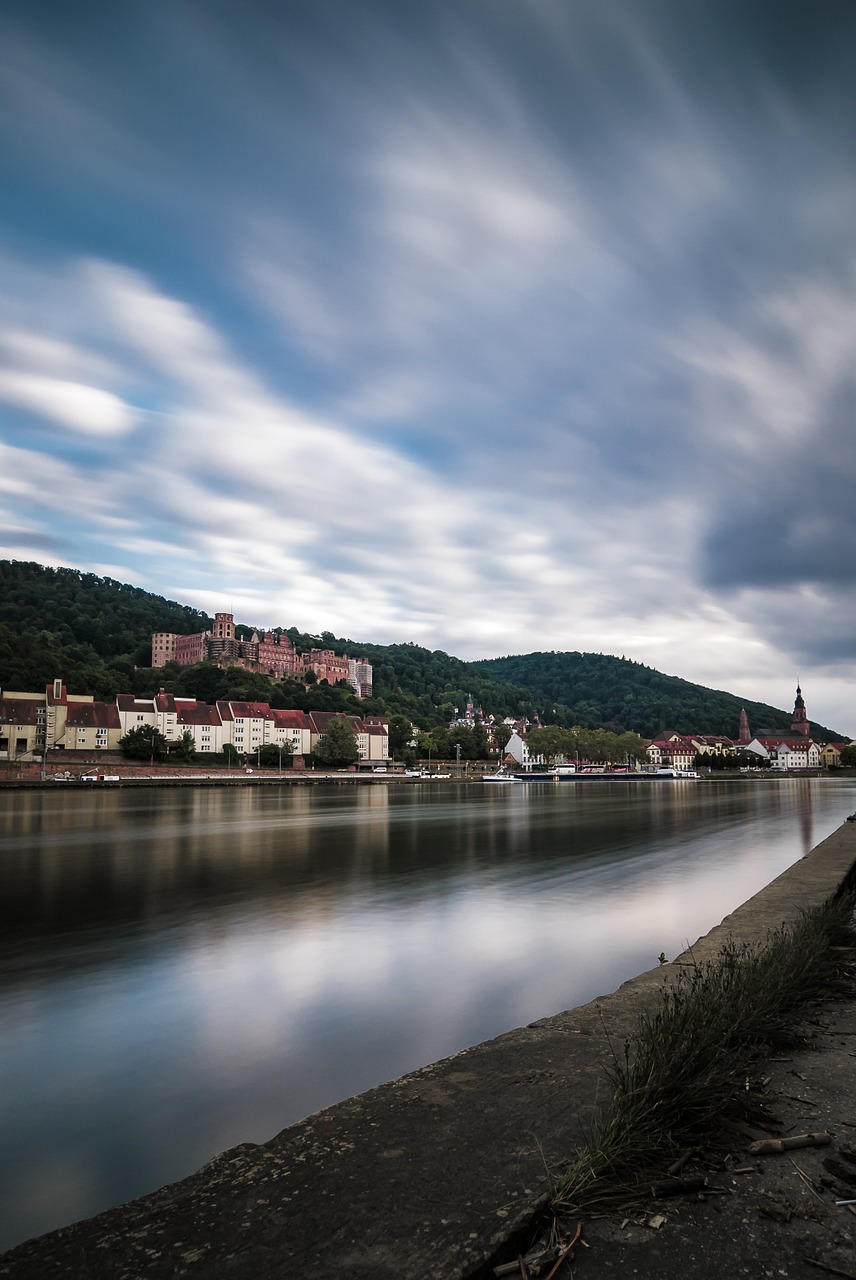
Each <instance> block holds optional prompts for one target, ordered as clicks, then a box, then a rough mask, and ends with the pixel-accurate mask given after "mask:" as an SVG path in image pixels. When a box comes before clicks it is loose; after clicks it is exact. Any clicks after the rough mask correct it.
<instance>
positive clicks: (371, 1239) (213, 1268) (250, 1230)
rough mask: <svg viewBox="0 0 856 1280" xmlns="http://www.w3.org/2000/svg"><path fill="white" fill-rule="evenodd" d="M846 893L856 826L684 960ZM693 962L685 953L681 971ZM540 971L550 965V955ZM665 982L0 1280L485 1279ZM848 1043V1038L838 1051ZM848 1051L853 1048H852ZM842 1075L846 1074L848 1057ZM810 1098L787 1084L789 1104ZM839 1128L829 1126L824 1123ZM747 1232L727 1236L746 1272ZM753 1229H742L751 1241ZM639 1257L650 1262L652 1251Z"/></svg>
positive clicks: (414, 1079) (254, 1149)
mask: <svg viewBox="0 0 856 1280" xmlns="http://www.w3.org/2000/svg"><path fill="white" fill-rule="evenodd" d="M854 879H856V823H844V824H843V825H842V826H841V827H840V828H839V829H838V830H837V831H836V832H834V833H833V834H832V835H831V836H829V837H828V838H827V839H826V840H824V841H823V842H822V843H821V844H820V845H818V846H817V847H816V848H815V849H814V850H812V852H811V853H810V854H809V855H808V856H807V857H805V858H803V859H801V860H800V861H799V862H797V863H795V864H794V866H792V867H791V868H789V869H788V870H787V871H786V872H784V873H783V874H782V875H781V876H779V877H778V878H777V879H776V880H774V881H773V882H772V883H771V884H770V885H768V886H767V887H766V888H765V889H763V890H762V891H761V892H760V893H758V894H756V895H755V897H753V898H752V899H750V900H749V901H748V902H747V903H745V904H744V905H743V906H742V907H740V908H739V909H738V910H737V911H735V912H734V913H733V914H732V915H730V916H728V917H726V919H725V920H724V921H723V922H722V924H720V925H719V926H717V928H715V929H713V930H712V931H711V932H710V933H709V934H708V935H706V936H705V937H704V938H703V939H700V940H698V941H697V942H695V943H694V944H693V946H692V957H693V958H694V959H695V960H697V961H703V960H706V959H713V958H715V956H716V955H717V954H718V952H719V949H720V947H721V946H722V943H723V942H724V941H725V939H726V938H727V937H729V936H730V937H732V938H734V939H735V940H736V941H738V942H756V941H761V940H763V938H764V937H765V935H766V933H767V931H768V930H769V929H772V928H776V927H778V926H779V925H781V924H782V923H783V922H789V921H792V920H795V919H796V918H797V916H798V914H799V912H800V910H801V909H804V908H808V907H812V906H820V905H822V904H823V903H824V902H826V901H827V900H829V898H830V897H832V896H833V895H834V894H835V893H837V892H838V891H839V890H841V889H842V888H844V887H850V886H852V885H853V883H854ZM689 959H690V957H689V955H688V954H687V953H685V954H684V956H683V957H678V958H677V960H676V961H675V962H673V963H674V964H680V963H681V962H682V960H683V961H687V960H689ZM544 963H545V965H549V964H550V963H551V959H550V956H549V955H545V957H544ZM672 967H673V966H671V965H666V966H663V967H658V968H656V969H653V970H649V971H648V972H647V973H644V974H641V975H640V976H639V977H637V978H634V979H632V980H631V981H630V982H627V983H625V984H624V985H623V986H621V987H620V988H619V989H618V991H616V992H614V993H613V994H611V995H605V996H603V997H600V998H598V999H596V1000H594V1001H592V1002H590V1003H589V1004H587V1005H584V1006H582V1007H580V1008H578V1009H572V1010H569V1011H566V1012H564V1013H560V1014H557V1015H556V1016H554V1017H550V1018H546V1019H542V1020H541V1021H539V1022H536V1023H533V1024H532V1025H530V1026H528V1027H522V1028H519V1029H517V1030H514V1031H510V1032H508V1033H507V1034H506V1035H503V1036H500V1037H498V1038H497V1039H495V1040H491V1041H488V1042H486V1043H484V1044H481V1045H477V1046H475V1047H474V1048H472V1049H468V1050H465V1051H464V1052H462V1053H459V1054H456V1055H454V1056H453V1057H451V1058H447V1059H445V1060H443V1061H441V1062H438V1063H434V1064H432V1065H431V1066H427V1067H425V1068H423V1069H422V1070H420V1071H417V1072H414V1073H412V1074H410V1075H408V1076H405V1077H402V1078H401V1079H400V1080H396V1081H392V1082H391V1083H389V1084H386V1085H383V1086H381V1087H380V1088H377V1089H374V1090H371V1091H370V1092H368V1093H365V1094H362V1095H360V1096H358V1097H356V1098H352V1099H350V1100H349V1101H347V1102H344V1103H341V1104H340V1105H338V1106H334V1107H331V1108H329V1109H327V1110H326V1111H323V1112H320V1113H318V1114H317V1115H314V1116H310V1117H309V1118H307V1119H306V1120H303V1121H301V1122H300V1123H298V1124H295V1125H292V1126H290V1127H289V1128H287V1129H285V1130H283V1131H282V1132H281V1133H280V1134H278V1135H276V1136H275V1137H273V1138H271V1139H270V1141H268V1142H266V1143H263V1144H261V1145H259V1146H255V1145H251V1144H245V1145H242V1146H238V1147H235V1148H233V1149H231V1150H230V1151H227V1152H224V1153H222V1154H221V1155H219V1156H216V1157H215V1158H214V1159H212V1160H211V1161H209V1162H208V1163H207V1164H206V1165H204V1166H203V1167H202V1169H200V1170H199V1171H198V1172H197V1173H195V1174H193V1175H192V1176H191V1177H189V1178H186V1179H184V1180H183V1181H181V1182H179V1183H174V1184H172V1185H169V1186H166V1187H163V1188H161V1189H160V1190H159V1191H155V1192H153V1193H152V1194H150V1195H147V1196H144V1197H141V1198H140V1199H138V1200H135V1201H132V1202H131V1203H130V1204H126V1205H121V1206H119V1207H117V1208H114V1209H111V1210H108V1211H107V1212H105V1213H101V1214H99V1215H98V1216H97V1217H95V1218H92V1219H89V1220H87V1221H85V1222H81V1223H77V1224H75V1225H73V1226H70V1227H66V1228H63V1229H62V1230H59V1231H54V1232H51V1233H49V1234H48V1235H45V1236H42V1237H39V1238H38V1239H36V1240H32V1241H29V1242H27V1243H25V1244H22V1245H20V1246H18V1247H17V1248H15V1249H13V1250H11V1251H10V1252H9V1253H7V1254H5V1255H3V1257H2V1258H0V1277H4V1278H5V1277H9V1278H10V1280H50V1278H51V1277H60V1276H61V1277H75V1278H78V1277H79V1278H81V1280H83V1278H84V1277H87V1278H88V1277H97V1278H101V1277H103V1278H104V1280H125V1278H127V1280H132V1278H133V1280H136V1278H137V1277H140V1278H143V1277H145V1278H149V1277H150V1278H151V1280H160V1278H161V1277H163V1278H164V1280H165V1278H166V1277H199V1280H220V1278H221V1277H222V1278H223V1280H226V1278H227V1277H228V1278H230V1280H251V1278H252V1280H266V1278H267V1277H271V1278H272V1277H274V1276H276V1277H287V1276H294V1277H300V1280H332V1278H333V1277H337V1278H339V1277H341V1278H343V1280H393V1277H394V1278H395V1280H400V1278H401V1277H408V1278H413V1280H472V1278H474V1277H481V1276H489V1275H491V1274H493V1271H492V1268H493V1267H494V1266H496V1265H497V1264H498V1263H500V1262H504V1261H505V1260H507V1259H513V1258H514V1256H515V1255H516V1253H517V1252H518V1251H519V1250H520V1249H524V1248H526V1247H528V1245H529V1242H530V1239H531V1236H532V1232H533V1228H534V1225H535V1223H536V1222H537V1220H538V1218H539V1215H540V1214H541V1212H542V1211H543V1208H544V1206H545V1204H546V1203H547V1199H548V1196H549V1190H550V1171H551V1170H559V1169H561V1168H562V1167H563V1166H564V1165H565V1164H567V1163H568V1162H569V1161H570V1159H571V1158H572V1157H573V1154H574V1150H575V1147H576V1145H577V1143H578V1141H579V1140H580V1139H581V1137H582V1135H583V1133H584V1132H585V1128H586V1123H587V1121H588V1119H589V1118H590V1116H591V1115H592V1112H593V1110H594V1109H596V1108H597V1106H598V1105H599V1104H600V1103H602V1102H603V1101H604V1100H605V1098H606V1097H607V1095H608V1086H607V1081H606V1076H605V1074H604V1072H605V1068H606V1066H607V1065H608V1064H609V1062H610V1061H611V1059H612V1053H613V1048H615V1049H616V1050H617V1051H620V1046H621V1045H622V1044H623V1041H624V1039H625V1037H626V1036H628V1035H630V1034H632V1032H633V1030H634V1028H635V1026H636V1022H637V1019H638V1015H639V1012H640V1010H641V1009H642V1008H643V1007H644V1006H645V1005H646V1003H647V1002H649V1001H651V1000H652V999H654V998H655V997H656V995H657V992H658V990H659V988H660V986H661V984H662V983H663V981H664V979H665V977H666V976H667V975H668V973H669V971H670V969H671V968H672ZM847 1034H848V1032H847V1030H846V1028H845V1029H844V1030H842V1032H841V1035H842V1037H845V1036H846V1035H847ZM845 1044H847V1046H848V1050H849V1048H853V1049H854V1050H856V1045H853V1043H852V1041H846V1040H845ZM846 1052H847V1051H845V1055H846ZM840 1061H841V1064H843V1065H842V1066H841V1068H840V1069H841V1070H843V1069H846V1068H847V1064H848V1063H850V1064H852V1062H853V1061H856V1059H853V1058H852V1057H847V1056H845V1057H842V1058H841V1060H840ZM849 1069H850V1070H851V1071H852V1065H851V1066H850V1068H849ZM803 1074H805V1073H803ZM804 1088H805V1086H804V1085H802V1084H801V1081H800V1080H796V1079H795V1081H794V1088H793V1092H794V1094H799V1093H800V1091H801V1089H804ZM846 1096H847V1097H848V1098H849V1097H850V1096H852V1095H851V1093H850V1091H847V1093H846ZM853 1107H854V1109H856V1102H854V1104H853ZM852 1118H853V1119H854V1120H856V1116H854V1117H852ZM833 1121H834V1117H832V1116H830V1117H829V1118H828V1119H827V1120H826V1122H825V1123H826V1125H827V1126H831V1125H832V1123H833ZM816 1127H820V1125H818V1126H816ZM850 1141H856V1130H854V1131H851V1134H850ZM711 1212H712V1210H711ZM845 1212H846V1208H844V1209H842V1213H845ZM739 1222H740V1220H738V1225H737V1227H736V1228H734V1229H731V1228H729V1230H730V1236H731V1238H730V1242H729V1247H730V1248H731V1250H732V1252H735V1251H736V1256H737V1258H738V1259H739V1257H740V1256H741V1252H740V1250H741V1241H740V1239H739V1232H740V1231H741V1230H742V1229H743V1228H742V1227H741V1226H740V1225H739ZM747 1223H748V1219H747ZM774 1225H775V1224H774ZM639 1229H640V1230H642V1228H639ZM705 1229H706V1230H707V1228H705ZM752 1230H753V1228H752V1226H751V1225H747V1227H746V1231H747V1234H748V1233H751V1231H752ZM735 1231H736V1232H737V1238H734V1237H735ZM645 1238H646V1239H653V1238H654V1236H653V1234H652V1233H650V1232H649V1233H648V1235H647V1236H646V1237H645ZM601 1239H602V1241H603V1249H602V1251H601V1252H599V1251H598V1249H597V1248H596V1247H595V1244H593V1245H592V1247H591V1248H589V1249H588V1250H585V1251H583V1252H582V1254H581V1256H580V1258H579V1274H580V1275H581V1276H582V1275H588V1276H592V1277H595V1276H599V1275H619V1274H620V1275H627V1274H632V1273H633V1271H634V1270H638V1274H640V1275H646V1274H651V1275H655V1274H656V1275H660V1276H667V1277H669V1276H671V1275H672V1274H673V1272H672V1270H671V1269H670V1266H673V1267H674V1274H675V1275H676V1276H677V1275H678V1274H683V1275H685V1276H688V1275H690V1271H689V1270H688V1269H687V1267H686V1266H685V1265H684V1264H685V1261H686V1251H684V1254H680V1255H679V1256H677V1257H676V1258H675V1259H674V1260H673V1262H672V1264H670V1265H667V1264H666V1262H665V1261H663V1260H661V1262H659V1263H657V1264H656V1266H655V1267H654V1269H653V1270H651V1271H650V1272H649V1271H648V1270H646V1269H645V1267H644V1266H643V1265H639V1266H638V1267H637V1266H636V1265H635V1264H636V1263H638V1264H642V1262H643V1253H644V1246H641V1248H640V1250H637V1251H636V1254H635V1255H633V1262H634V1265H632V1266H631V1265H630V1264H629V1263H628V1261H627V1259H626V1258H624V1256H623V1255H621V1257H619V1255H620V1250H621V1249H622V1248H624V1247H625V1246H624V1244H621V1245H620V1246H619V1245H617V1244H616V1243H615V1241H614V1240H611V1241H610V1240H608V1239H607V1238H606V1236H602V1237H601ZM658 1239H659V1237H658ZM663 1239H666V1237H665V1236H664V1237H663ZM673 1239H674V1237H673ZM627 1240H630V1236H628V1237H627ZM699 1243H700V1247H699V1249H698V1250H697V1252H698V1255H699V1266H700V1267H701V1270H699V1271H697V1272H696V1271H692V1275H695V1274H699V1275H707V1276H717V1275H723V1276H724V1275H729V1276H731V1275H740V1274H744V1275H750V1276H761V1275H767V1274H770V1275H789V1276H797V1275H803V1274H806V1272H805V1271H804V1270H797V1269H794V1268H793V1267H792V1269H791V1270H788V1269H787V1268H785V1269H783V1268H782V1266H781V1265H778V1266H777V1265H776V1259H775V1258H772V1259H771V1260H770V1261H771V1268H772V1269H770V1270H769V1271H768V1270H766V1269H757V1266H756V1264H755V1263H752V1264H751V1266H750V1267H749V1269H746V1268H745V1267H741V1266H739V1265H737V1267H736V1269H734V1267H733V1266H732V1263H731V1262H729V1264H728V1266H727V1267H726V1269H724V1270H717V1269H716V1267H717V1263H716V1258H717V1257H721V1259H722V1261H723V1266H725V1253H724V1252H722V1250H723V1249H724V1247H725V1246H724V1244H723V1243H722V1242H721V1241H718V1240H717V1239H716V1237H715V1235H714V1236H713V1237H712V1238H711V1239H709V1240H703V1241H700V1242H699ZM765 1247H767V1246H766V1245H765ZM610 1250H612V1252H611V1253H610ZM710 1250H713V1254H712V1255H711V1252H710ZM647 1256H648V1257H649V1260H650V1259H651V1258H652V1254H651V1251H650V1250H649V1251H648V1255H647ZM598 1258H600V1260H601V1262H600V1264H599V1263H598ZM789 1265H791V1264H790V1263H789ZM828 1269H829V1268H827V1270H828ZM576 1273H577V1272H576V1271H574V1273H573V1274H576ZM519 1274H521V1275H522V1274H523V1273H522V1271H521V1272H519ZM562 1274H563V1275H570V1274H571V1272H570V1271H569V1270H566V1271H564V1272H563V1273H562ZM815 1274H819V1272H815ZM838 1274H839V1275H844V1274H847V1273H846V1272H845V1271H843V1270H841V1269H839V1271H838Z"/></svg>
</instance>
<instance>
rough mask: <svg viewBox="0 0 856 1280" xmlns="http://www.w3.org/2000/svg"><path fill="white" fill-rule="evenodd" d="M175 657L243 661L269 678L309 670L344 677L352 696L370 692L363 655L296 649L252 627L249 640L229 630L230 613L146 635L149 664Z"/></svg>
mask: <svg viewBox="0 0 856 1280" xmlns="http://www.w3.org/2000/svg"><path fill="white" fill-rule="evenodd" d="M168 662H175V663H177V664H178V666H180V667H192V666H193V665H194V664H195V663H197V662H212V663H214V664H215V665H216V666H218V667H244V668H245V669H246V670H247V671H258V672H261V673H262V674H263V675H266V676H271V677H272V678H273V679H274V680H282V679H289V678H290V679H297V680H302V679H304V678H305V677H306V674H307V672H309V671H313V672H314V673H315V678H316V679H317V680H319V681H320V680H326V681H327V683H328V684H336V683H337V682H338V681H339V680H345V681H346V682H347V683H348V684H349V685H350V686H351V688H352V689H353V690H354V692H355V693H356V695H357V697H358V698H370V697H371V695H372V674H373V673H372V666H371V663H370V662H368V661H367V660H366V659H365V658H348V657H346V656H344V655H343V654H338V653H335V652H334V651H333V650H332V649H310V651H309V653H308V654H302V653H298V652H297V650H296V649H295V647H294V645H293V644H292V642H291V639H290V638H289V637H288V636H287V635H284V634H283V635H280V636H275V635H274V633H273V632H272V631H266V632H265V633H264V635H262V636H260V635H259V633H258V631H254V632H253V634H252V636H251V638H250V639H249V640H240V639H238V637H237V636H236V634H235V619H234V616H233V615H232V614H231V613H215V615H214V626H213V627H212V629H211V630H210V631H198V632H196V634H195V635H189V636H181V635H176V634H175V633H174V632H172V631H155V632H154V634H153V635H152V666H153V667H163V666H165V665H166V664H167V663H168Z"/></svg>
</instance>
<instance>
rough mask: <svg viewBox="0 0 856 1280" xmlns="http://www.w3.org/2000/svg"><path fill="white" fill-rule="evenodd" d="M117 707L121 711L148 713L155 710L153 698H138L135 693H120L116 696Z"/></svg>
mask: <svg viewBox="0 0 856 1280" xmlns="http://www.w3.org/2000/svg"><path fill="white" fill-rule="evenodd" d="M116 706H117V707H118V708H119V710H120V711H148V712H150V713H151V712H152V711H153V710H154V704H153V702H152V699H151V698H138V697H137V695H136V694H135V693H120V694H118V695H117V696H116Z"/></svg>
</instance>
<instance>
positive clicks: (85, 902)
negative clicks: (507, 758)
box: [0, 778, 856, 1248]
mask: <svg viewBox="0 0 856 1280" xmlns="http://www.w3.org/2000/svg"><path fill="white" fill-rule="evenodd" d="M854 802H856V784H854V783H853V782H851V781H845V780H840V781H838V780H833V779H816V780H810V779H785V778H778V779H769V780H760V779H759V780H746V781H740V782H735V781H731V782H712V783H707V782H704V783H689V782H677V783H675V782H656V783H651V784H635V785H628V784H626V783H625V784H622V783H591V784H569V783H565V784H562V783H560V784H557V785H549V784H548V785H544V786H541V785H538V786H536V785H531V786H530V785H524V786H519V787H505V788H499V787H496V788H491V787H485V786H482V785H479V784H472V785H462V786H459V787H458V786H443V785H442V784H427V783H426V784H414V785H409V786H396V785H392V786H388V787H387V786H382V785H373V786H355V787H333V786H331V787H329V788H325V787H312V788H308V787H306V788H303V787H288V786H285V787H282V788H279V787H276V786H274V787H266V788H263V789H256V788H246V789H222V790H219V789H218V790H203V789H193V790H190V791H184V790H158V789H156V788H151V789H148V790H143V791H138V790H133V791H132V790H125V789H116V790H113V789H104V790H100V791H86V792H82V791H81V792H78V791H76V790H71V789H69V790H68V791H66V792H59V791H39V792H33V793H27V792H23V791H16V792H7V793H5V794H4V795H3V797H2V814H0V911H2V923H3V930H2V942H0V957H2V970H1V971H0V979H1V980H0V1027H2V1036H1V1037H0V1183H2V1185H3V1186H4V1187H5V1188H6V1190H5V1194H4V1196H3V1203H2V1208H0V1248H7V1247H9V1246H11V1245H12V1244H15V1243H17V1242H18V1241H20V1240H23V1239H25V1238H27V1237H28V1236H30V1235H33V1234H37V1233H39V1232H42V1231H46V1230H48V1229H50V1228H53V1227H56V1226H60V1225H62V1224H64V1223H66V1222H69V1221H73V1220H75V1219H77V1218H80V1217H85V1216H88V1215H90V1214H92V1213H95V1212H98V1211H99V1210H100V1209H103V1208H106V1207H107V1206H109V1205H111V1204H115V1203H120V1202H122V1201H124V1200H127V1199H129V1198H131V1197H133V1196H136V1195H140V1194H142V1193H143V1192H146V1191H149V1190H152V1189H154V1188H155V1187H156V1186H159V1185H161V1184H163V1183H164V1182H167V1181H171V1180H173V1179H176V1178H180V1177H183V1176H185V1175H187V1174H189V1173H191V1172H193V1170H194V1169H196V1168H198V1167H199V1165H200V1164H202V1163H204V1161H205V1160H207V1159H208V1158H209V1157H211V1156H212V1155H214V1154H215V1152H217V1151H220V1150H223V1149H224V1148H226V1147H229V1146H232V1145H234V1144H235V1143H238V1142H245V1141H255V1142H261V1141H264V1140H266V1139H267V1138H270V1137H272V1136H273V1135H274V1134H275V1133H277V1132H278V1131H279V1130H280V1129H282V1128H283V1127H284V1126H285V1125H287V1124H289V1123H291V1122H293V1121H295V1120H298V1119H300V1118H302V1117H303V1116H305V1115H308V1114H310V1113H311V1112H313V1111H315V1110H317V1109H319V1108H321V1107H324V1106H327V1105H329V1104H330V1103H333V1102H336V1101H338V1100H340V1099H342V1098H345V1097H348V1096H350V1095H351V1094H354V1093H357V1092H360V1091H361V1090H363V1089H366V1088H369V1087H371V1086H373V1085H375V1084H379V1083H381V1082H382V1081H384V1080H388V1079H391V1078H394V1077H395V1076H398V1075H400V1074H402V1073H404V1072H406V1071H409V1070H411V1069H414V1068H416V1067H419V1066H422V1065H424V1064H426V1063H428V1062H431V1061H434V1060H436V1059H437V1058H440V1057H443V1056H445V1055H447V1054H449V1053H452V1052H454V1051H456V1050H458V1049H461V1048H464V1047H466V1046H467V1045H471V1044H476V1043H478V1042H479V1041H481V1040H484V1039H487V1038H489V1037H492V1036H495V1035H498V1034H499V1033H501V1032H502V1031H505V1030H508V1029H509V1028H511V1027H514V1026H519V1025H522V1024H524V1023H527V1022H531V1021H533V1020H534V1019H536V1018H540V1017H543V1016H545V1015H548V1014H551V1013H555V1012H557V1011H559V1010H561V1009H564V1008H570V1007H573V1006H574V1005H577V1004H580V1003H582V1002H584V1001H586V1000H588V999H591V998H592V997H593V996H595V995H599V994H602V993H605V992H607V991H610V990H612V989H614V988H615V987H616V986H617V985H618V984H619V983H620V982H622V981H623V980H624V979H626V978H629V977H631V976H633V975H634V974H636V973H638V972H641V971H642V970H644V969H647V968H650V967H651V966H652V965H654V964H656V962H657V957H658V956H659V954H660V953H661V952H665V954H666V956H667V957H668V958H672V957H673V956H674V955H675V954H677V952H679V951H680V950H681V949H683V947H684V946H685V945H686V943H687V942H692V941H695V939H696V938H697V937H699V936H700V935H701V934H703V933H705V932H707V930H708V929H710V928H711V927H712V926H713V925H714V924H717V923H718V922H719V920H720V919H721V918H722V917H723V916H724V915H725V914H726V913H727V912H728V911H730V910H732V909H733V908H735V907H736V906H738V905H739V904H740V903H741V902H743V901H744V900H745V899H746V898H747V897H749V896H751V895H752V894H753V893H755V892H756V891H757V890H758V889H760V888H762V887H763V886H764V885H765V884H767V883H768V882H769V881H770V880H771V879H773V878H774V877H775V876H776V875H778V874H779V872H781V871H783V870H784V869H785V868H786V867H788V866H790V865H791V864H792V863H793V862H794V861H796V860H797V859H798V858H800V857H801V856H803V855H804V854H805V853H806V852H808V850H809V849H810V848H811V847H813V846H814V845H815V844H816V843H818V841H820V840H821V839H823V838H824V837H825V836H826V835H828V834H829V833H830V832H831V831H833V830H834V829H835V828H836V827H838V826H839V825H840V823H841V822H842V821H843V820H844V818H845V817H846V816H847V815H848V814H849V813H850V812H851V811H852V810H853V808H854Z"/></svg>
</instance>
